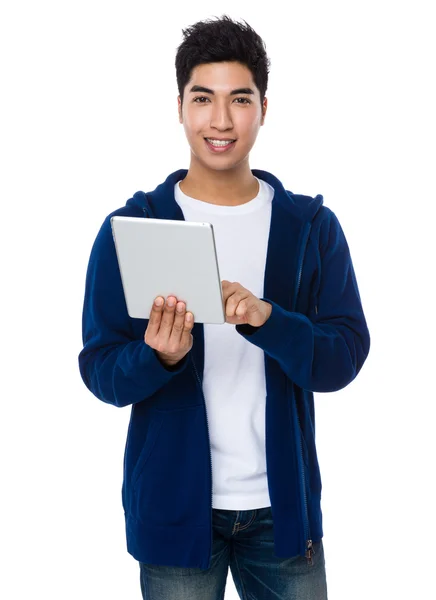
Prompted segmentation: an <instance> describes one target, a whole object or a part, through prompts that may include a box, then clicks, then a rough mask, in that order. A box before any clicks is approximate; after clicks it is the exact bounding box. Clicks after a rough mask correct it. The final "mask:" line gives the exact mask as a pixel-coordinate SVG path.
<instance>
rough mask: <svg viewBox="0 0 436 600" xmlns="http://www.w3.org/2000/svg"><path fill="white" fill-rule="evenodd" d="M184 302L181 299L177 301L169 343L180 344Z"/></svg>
mask: <svg viewBox="0 0 436 600" xmlns="http://www.w3.org/2000/svg"><path fill="white" fill-rule="evenodd" d="M185 313H186V304H185V303H184V302H182V301H180V302H177V304H176V310H175V316H174V323H173V328H172V330H171V335H170V340H169V343H170V345H175V346H180V342H181V339H182V334H183V329H184V326H185Z"/></svg>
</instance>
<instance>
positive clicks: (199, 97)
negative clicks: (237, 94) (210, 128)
mask: <svg viewBox="0 0 436 600" xmlns="http://www.w3.org/2000/svg"><path fill="white" fill-rule="evenodd" d="M197 100H209V98H206V96H197V97H196V98H194V100H193V102H195V103H196V104H205V102H197ZM235 100H244V102H237V103H236V104H251V100H248V98H235Z"/></svg>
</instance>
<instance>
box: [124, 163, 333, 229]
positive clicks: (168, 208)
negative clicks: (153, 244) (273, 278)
mask: <svg viewBox="0 0 436 600" xmlns="http://www.w3.org/2000/svg"><path fill="white" fill-rule="evenodd" d="M251 172H252V173H253V175H254V176H255V177H258V178H259V179H263V180H264V181H266V182H267V183H269V184H270V185H271V186H272V187H273V188H274V200H273V201H275V202H279V203H281V204H282V205H283V207H284V208H285V209H286V210H287V211H289V212H290V213H291V214H292V216H293V217H294V218H297V219H299V220H301V221H303V222H307V221H312V220H313V219H314V217H315V215H316V213H317V212H318V210H319V209H320V207H321V206H322V204H323V196H322V195H321V194H317V195H316V196H315V197H314V198H312V196H304V195H302V194H294V193H292V192H290V191H288V190H285V188H284V187H283V185H282V183H281V181H280V180H279V179H278V178H277V177H275V176H274V175H273V174H272V173H269V172H268V171H263V170H261V169H251ZM187 174H188V169H179V170H177V171H174V172H173V173H171V174H170V175H168V177H167V178H166V179H165V181H163V182H162V183H160V184H159V185H158V186H157V187H156V188H155V189H154V190H153V191H152V192H147V193H145V192H136V193H135V194H133V196H132V198H129V200H127V202H126V206H129V207H135V208H139V209H141V210H142V211H143V212H144V213H145V216H148V217H151V218H154V219H172V220H180V219H183V213H182V210H181V209H180V207H179V205H178V204H177V202H176V200H175V198H174V186H175V184H176V183H177V182H178V181H180V180H181V179H184V178H185V177H186V175H187Z"/></svg>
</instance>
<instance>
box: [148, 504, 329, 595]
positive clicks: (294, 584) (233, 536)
mask: <svg viewBox="0 0 436 600" xmlns="http://www.w3.org/2000/svg"><path fill="white" fill-rule="evenodd" d="M212 518H213V523H212V524H213V545H212V561H211V566H210V568H209V569H207V570H202V569H199V568H184V567H168V566H164V565H152V564H145V563H141V562H140V563H139V567H140V582H141V590H142V597H143V598H144V600H224V593H225V586H226V580H227V573H228V568H229V565H230V569H231V572H232V576H233V581H234V583H235V587H236V589H237V591H238V594H239V598H241V600H327V582H326V572H325V561H324V549H323V543H322V540H321V541H320V542H318V543H315V544H313V548H314V555H313V558H312V564H310V563H309V562H308V561H307V559H306V558H305V557H304V556H295V557H292V558H277V557H276V556H274V540H273V522H272V512H271V507H266V508H257V509H254V510H240V511H236V510H223V509H216V508H214V509H212Z"/></svg>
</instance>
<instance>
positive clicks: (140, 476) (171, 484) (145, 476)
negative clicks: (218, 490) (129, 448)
mask: <svg viewBox="0 0 436 600" xmlns="http://www.w3.org/2000/svg"><path fill="white" fill-rule="evenodd" d="M149 433H150V436H149V437H148V438H147V442H146V445H145V447H144V449H143V452H142V453H141V456H140V459H139V460H138V464H137V467H136V468H135V473H134V477H132V491H133V498H132V500H133V505H132V509H133V512H134V517H135V519H136V520H138V521H142V522H148V523H149V524H151V525H156V526H160V525H164V526H167V525H187V526H188V525H189V524H191V525H194V526H197V525H198V524H199V523H200V524H202V525H205V524H208V523H209V518H210V514H209V511H210V506H211V482H210V469H211V465H210V453H209V448H208V440H207V429H206V421H205V411H204V406H203V405H202V404H200V405H195V406H189V407H183V408H180V409H171V410H158V409H155V410H154V411H153V417H152V421H151V429H150V432H149Z"/></svg>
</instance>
